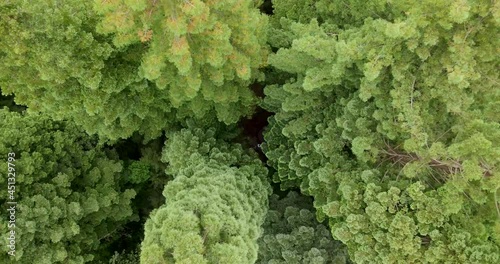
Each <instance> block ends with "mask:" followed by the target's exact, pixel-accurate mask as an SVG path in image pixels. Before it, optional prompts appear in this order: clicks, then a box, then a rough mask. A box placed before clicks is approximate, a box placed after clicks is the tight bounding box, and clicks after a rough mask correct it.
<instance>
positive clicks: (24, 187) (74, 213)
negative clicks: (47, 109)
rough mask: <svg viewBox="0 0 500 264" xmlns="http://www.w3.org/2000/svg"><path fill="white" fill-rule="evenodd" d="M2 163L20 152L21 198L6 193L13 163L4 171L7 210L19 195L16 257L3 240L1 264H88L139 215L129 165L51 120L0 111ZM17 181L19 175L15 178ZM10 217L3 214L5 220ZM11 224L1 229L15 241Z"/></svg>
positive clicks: (0, 169)
mask: <svg viewBox="0 0 500 264" xmlns="http://www.w3.org/2000/svg"><path fill="white" fill-rule="evenodd" d="M0 120H2V129H1V130H0V156H1V157H5V158H6V157H8V153H11V152H13V153H15V161H14V162H13V163H14V165H15V167H14V168H15V185H10V186H15V190H14V191H15V192H13V193H8V191H7V187H6V186H7V172H8V171H9V170H8V164H7V162H2V163H1V164H0V175H1V176H2V177H0V183H1V184H2V186H5V188H2V189H1V190H0V203H1V204H2V207H3V208H8V207H10V206H11V205H9V204H7V202H9V201H11V200H10V199H8V197H9V195H11V194H13V196H14V201H15V202H17V204H16V222H15V229H14V231H15V234H16V252H15V257H11V256H10V255H8V254H7V251H8V250H9V248H8V247H7V245H6V244H5V243H7V240H5V239H2V241H3V242H2V247H1V251H2V254H1V256H0V262H2V263H8V262H9V261H10V260H17V261H18V262H19V263H40V264H43V263H47V264H49V263H50V264H52V263H85V262H88V261H91V260H93V259H95V255H94V253H95V252H97V251H98V250H99V248H100V245H102V244H105V243H106V242H108V241H109V240H110V238H112V237H111V236H110V234H111V233H113V231H114V230H116V229H117V228H119V227H120V226H122V225H123V224H124V223H126V222H127V221H129V220H132V219H133V217H134V215H133V212H132V209H131V206H130V203H131V199H132V198H134V196H135V191H134V190H131V189H125V188H122V187H121V186H120V184H119V183H120V177H121V175H122V173H121V171H122V165H121V162H120V161H118V160H114V159H111V158H109V157H108V155H107V153H106V152H105V151H104V150H102V149H101V148H99V147H97V146H96V144H95V140H93V139H92V138H89V137H88V136H87V135H86V134H85V133H84V132H82V131H81V130H79V129H78V128H77V127H76V126H75V125H74V124H72V123H68V122H56V121H52V120H51V119H50V118H49V117H48V116H46V115H35V114H33V115H21V114H18V113H15V112H9V111H7V110H6V109H3V110H0ZM10 176H12V175H10ZM9 214H10V213H9V212H8V211H6V210H2V212H1V217H2V219H8V216H9ZM9 231H10V229H8V228H7V224H3V225H1V227H0V233H1V234H2V236H3V237H8V233H9Z"/></svg>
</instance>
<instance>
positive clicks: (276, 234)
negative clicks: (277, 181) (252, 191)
mask: <svg viewBox="0 0 500 264" xmlns="http://www.w3.org/2000/svg"><path fill="white" fill-rule="evenodd" d="M263 228H264V234H263V236H262V237H261V238H260V239H259V259H258V261H257V262H256V263H259V264H260V263H262V264H264V263H269V264H288V263H289V264H293V263H297V264H298V263H304V264H306V263H310V264H313V263H314V264H320V263H325V264H326V263H335V264H341V263H348V256H347V250H346V248H345V246H343V245H342V244H341V243H340V242H338V241H334V240H333V239H332V236H331V234H330V230H329V229H328V227H327V226H325V225H323V224H321V223H318V222H317V221H316V219H315V209H314V208H313V206H312V199H310V198H308V197H305V196H300V195H299V194H298V193H296V192H293V191H291V192H289V193H288V194H287V196H286V197H285V198H283V199H279V196H278V195H276V194H273V195H272V196H271V198H270V201H269V211H268V212H267V216H266V221H265V223H264V225H263Z"/></svg>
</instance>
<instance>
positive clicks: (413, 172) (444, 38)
mask: <svg viewBox="0 0 500 264" xmlns="http://www.w3.org/2000/svg"><path fill="white" fill-rule="evenodd" d="M299 2H300V1H299ZM348 2H349V3H350V2H353V4H352V7H353V8H352V9H349V12H351V13H349V12H347V10H345V12H347V13H344V15H346V16H347V17H349V19H346V20H345V21H350V22H349V23H347V24H343V25H339V24H337V23H339V22H338V21H337V20H335V19H333V18H332V19H331V20H328V19H324V21H323V22H322V23H320V22H319V20H316V19H314V18H313V19H312V20H311V21H310V22H309V21H306V22H303V23H301V17H299V16H297V14H296V13H293V12H291V13H287V14H290V17H281V20H280V25H281V28H280V29H279V30H278V31H280V32H282V34H275V35H273V36H276V37H274V38H271V40H270V41H271V43H273V45H275V46H277V47H280V46H281V48H280V49H279V50H278V51H277V53H276V54H275V55H272V56H270V58H269V60H270V64H271V65H273V66H274V67H275V68H276V69H278V70H280V71H283V72H286V73H287V74H288V75H287V74H283V75H282V76H283V77H282V78H281V79H279V78H277V80H276V84H274V85H270V86H268V87H267V89H266V95H267V97H266V99H265V101H266V107H267V108H268V110H269V111H273V112H276V115H275V116H274V117H273V118H272V119H271V121H270V122H271V123H270V127H269V129H268V131H267V133H266V134H265V139H266V144H265V145H264V148H265V153H266V155H267V157H268V158H269V164H270V165H272V166H273V167H275V168H276V169H277V170H278V172H277V173H276V174H275V176H274V178H273V179H274V181H276V182H281V184H282V188H286V187H290V186H300V187H301V189H302V191H303V192H304V193H307V194H309V195H312V196H313V197H314V199H315V207H316V208H317V209H318V217H319V219H324V218H325V217H326V218H328V219H329V222H330V227H331V229H332V234H333V237H334V238H336V239H339V240H340V241H342V242H344V243H345V244H346V245H347V246H348V248H349V251H350V256H351V258H352V260H353V261H354V262H356V263H375V262H376V263H396V262H401V261H403V262H405V263H420V262H425V263H428V262H431V263H497V262H498V261H499V260H500V240H499V238H500V236H499V235H500V233H499V231H500V229H499V228H500V222H499V220H500V213H498V207H499V205H498V202H497V201H498V198H497V196H498V192H497V191H498V189H499V187H500V181H499V179H498V177H495V168H497V167H498V165H499V162H500V146H499V145H498V142H500V124H499V121H500V118H499V117H500V109H499V108H498V105H500V93H499V89H498V70H497V69H498V61H499V60H498V56H496V55H495V54H496V53H497V49H496V48H495V47H498V45H499V44H500V43H499V39H498V38H491V37H490V36H491V34H494V35H497V36H498V31H499V27H498V25H499V24H498V21H499V20H498V19H499V14H498V9H497V8H498V7H496V6H493V5H491V4H489V3H488V4H487V3H479V2H478V3H467V2H465V1H464V2H460V4H457V3H458V1H450V3H447V1H441V2H438V3H435V2H432V3H430V2H429V3H428V5H423V4H421V3H420V2H418V3H417V2H410V1H408V2H407V1H398V2H397V3H393V4H391V5H386V6H385V10H381V11H380V12H378V13H377V14H375V15H376V18H374V17H372V16H373V15H371V14H370V15H369V14H368V13H369V12H368V10H367V11H366V12H367V15H366V16H364V17H361V18H363V20H362V23H360V22H361V21H359V19H357V17H359V13H357V11H358V12H359V10H357V11H356V8H357V7H356V4H355V3H354V2H356V1H348ZM317 5H318V6H319V5H320V4H319V3H318V4H317ZM285 6H286V5H284V4H283V7H285ZM449 6H452V7H454V8H452V9H451V11H450V9H449ZM277 7H279V6H277ZM430 10H432V12H430ZM276 12H277V13H279V12H280V10H277V11H276ZM281 12H285V11H281ZM331 15H334V17H336V18H338V16H337V15H336V14H335V13H332V14H331ZM342 21H344V20H342ZM290 76H291V77H290Z"/></svg>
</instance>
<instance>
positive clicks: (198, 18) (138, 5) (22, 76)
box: [0, 0, 267, 140]
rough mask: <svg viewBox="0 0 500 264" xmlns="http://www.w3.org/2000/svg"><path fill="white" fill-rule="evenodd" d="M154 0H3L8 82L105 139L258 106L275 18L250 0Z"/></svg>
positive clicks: (7, 88)
mask: <svg viewBox="0 0 500 264" xmlns="http://www.w3.org/2000/svg"><path fill="white" fill-rule="evenodd" d="M153 2H154V3H156V4H153ZM153 2H148V3H146V1H124V2H123V1H101V0H99V1H97V2H96V4H95V5H94V4H93V3H92V2H90V1H76V0H71V1H66V2H65V3H64V5H62V4H59V3H58V2H57V1H51V0H41V1H36V2H34V3H31V2H28V1H3V2H2V3H1V4H0V14H1V16H2V17H3V18H5V19H2V20H1V21H0V33H1V34H2V38H1V39H0V59H1V63H0V86H1V87H2V91H3V92H4V93H5V94H6V95H11V94H15V96H16V102H17V103H20V104H23V105H27V106H28V107H29V110H30V111H33V112H36V111H41V112H45V113H47V114H50V115H51V116H52V117H53V118H54V119H55V120H63V119H72V120H74V122H75V123H77V124H78V125H80V126H82V127H83V128H84V129H85V131H86V132H87V133H89V134H98V135H99V136H100V137H101V138H102V139H104V140H118V139H123V138H128V137H130V136H131V135H133V134H134V132H139V133H140V134H142V135H144V136H145V139H146V140H150V139H154V138H157V137H159V136H160V135H161V133H162V131H163V130H172V129H176V128H178V126H177V125H178V121H179V120H183V119H185V118H187V117H194V118H197V119H205V118H209V119H210V118H212V117H217V118H218V119H219V120H221V121H224V122H225V123H228V124H229V123H236V122H237V121H238V119H239V118H240V117H241V116H246V115H250V114H251V113H252V111H253V108H254V105H255V102H256V99H255V96H254V95H253V93H252V91H251V90H250V89H249V88H248V85H249V84H250V83H251V82H253V81H254V80H255V79H256V78H257V77H259V72H258V68H259V67H260V65H261V64H263V62H265V59H266V58H265V56H266V49H265V48H264V44H265V35H266V34H265V28H266V23H267V18H266V17H265V16H263V15H260V14H259V13H258V9H256V8H255V7H253V4H252V1H249V0H246V1H231V0H228V1H217V2H216V3H215V2H213V1H209V2H207V3H205V2H202V1H169V2H168V3H160V1H153ZM150 5H154V6H150ZM94 7H95V10H94ZM98 12H99V13H98ZM99 14H102V16H100V15H99ZM164 15H165V16H166V17H168V19H160V17H162V16H164ZM116 23H118V24H117V25H120V26H119V27H115V26H114V25H115V24H116ZM188 23H189V24H188ZM149 30H152V31H151V32H154V33H153V35H152V36H151V38H150V39H149V40H147V41H146V40H145V39H144V38H145V37H146V36H147V34H149V33H147V32H149ZM138 32H144V34H146V35H142V38H143V41H144V43H141V41H140V40H141V37H139V35H138ZM104 33H106V34H108V33H115V34H114V35H109V36H107V35H104ZM165 43H169V44H168V45H166V44H165ZM115 44H116V45H115ZM12 76H16V78H12Z"/></svg>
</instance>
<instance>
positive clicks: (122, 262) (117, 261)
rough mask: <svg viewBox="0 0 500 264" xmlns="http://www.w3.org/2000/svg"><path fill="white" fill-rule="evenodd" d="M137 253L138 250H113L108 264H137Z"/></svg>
mask: <svg viewBox="0 0 500 264" xmlns="http://www.w3.org/2000/svg"><path fill="white" fill-rule="evenodd" d="M139 263H140V262H139V253H138V251H137V250H136V251H133V252H128V253H125V252H122V253H121V254H120V253H118V252H115V254H114V255H113V257H112V258H111V259H110V260H109V264H139Z"/></svg>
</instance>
